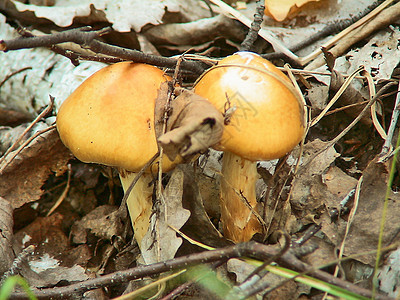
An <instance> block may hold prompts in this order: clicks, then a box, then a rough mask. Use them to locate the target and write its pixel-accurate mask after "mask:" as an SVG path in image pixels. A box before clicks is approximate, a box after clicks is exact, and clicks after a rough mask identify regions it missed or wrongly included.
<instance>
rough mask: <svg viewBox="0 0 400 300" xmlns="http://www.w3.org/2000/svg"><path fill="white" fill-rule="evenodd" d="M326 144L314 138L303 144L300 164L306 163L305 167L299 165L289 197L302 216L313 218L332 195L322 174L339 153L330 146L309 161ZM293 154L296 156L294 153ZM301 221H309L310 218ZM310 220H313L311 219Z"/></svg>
mask: <svg viewBox="0 0 400 300" xmlns="http://www.w3.org/2000/svg"><path fill="white" fill-rule="evenodd" d="M326 145H327V143H326V142H322V141H321V140H318V139H316V140H314V141H312V142H309V143H307V144H306V145H305V146H304V154H303V157H302V159H303V163H302V165H306V167H302V166H301V167H300V168H301V169H300V173H301V176H299V177H298V178H297V179H296V180H295V181H294V183H293V188H292V197H291V204H292V206H293V207H294V208H295V209H296V210H298V211H299V212H301V214H302V215H303V216H306V215H309V216H310V217H311V218H313V216H314V215H315V214H316V213H318V212H319V211H320V209H321V207H323V206H324V203H326V201H328V199H330V198H331V197H332V196H333V195H331V194H330V193H329V192H328V191H327V188H326V185H325V184H324V183H323V182H322V175H323V174H325V173H326V172H327V170H328V169H329V167H330V166H331V164H332V163H333V162H334V161H335V159H336V158H337V157H338V156H339V154H338V153H337V152H336V151H335V149H334V148H333V147H330V148H328V149H327V150H326V151H324V152H323V153H321V154H320V155H318V156H317V157H315V158H314V159H313V160H312V161H311V162H309V160H310V159H311V158H312V157H313V156H314V154H315V153H317V152H318V151H319V150H320V149H323V148H325V146H326ZM294 155H295V156H296V154H294ZM303 221H304V222H309V221H310V219H308V220H303ZM311 221H312V222H313V220H311Z"/></svg>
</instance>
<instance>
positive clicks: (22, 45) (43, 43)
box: [0, 27, 205, 74]
mask: <svg viewBox="0 0 400 300" xmlns="http://www.w3.org/2000/svg"><path fill="white" fill-rule="evenodd" d="M109 30H110V28H108V27H107V28H104V29H101V30H97V31H92V30H91V28H90V27H82V28H76V29H71V30H66V31H63V32H59V33H54V34H48V35H42V36H30V35H29V34H28V37H25V38H17V39H11V40H0V51H9V50H19V49H28V48H36V47H51V46H53V45H55V44H59V43H64V42H73V43H76V44H78V45H80V46H82V47H83V48H86V49H90V50H92V51H94V52H96V53H101V54H105V55H109V56H112V57H114V58H119V59H123V60H132V61H134V62H138V63H147V64H151V65H154V66H158V67H167V68H175V66H176V64H177V62H178V59H176V58H169V57H162V56H157V55H151V54H146V53H143V52H141V51H138V50H132V49H128V48H123V47H118V46H112V45H108V44H106V43H103V42H100V41H98V40H96V38H97V37H99V36H101V35H103V34H106V33H108V32H109ZM24 32H25V33H26V32H27V31H23V33H22V34H24ZM60 49H61V48H60ZM60 49H58V50H57V51H58V52H59V53H61V54H63V55H64V54H66V53H67V54H68V53H69V54H70V59H71V61H72V62H73V63H74V64H76V61H74V60H73V59H75V60H76V59H78V58H80V57H79V55H75V54H74V55H72V53H73V51H70V52H68V51H67V50H62V51H61V50H60ZM52 50H54V49H52ZM57 51H56V52H57ZM86 58H87V57H86ZM97 58H98V57H97ZM181 68H182V69H184V70H186V71H191V72H193V73H196V74H201V73H202V72H203V71H204V69H205V66H204V65H203V64H202V63H201V62H197V61H183V62H182V64H181Z"/></svg>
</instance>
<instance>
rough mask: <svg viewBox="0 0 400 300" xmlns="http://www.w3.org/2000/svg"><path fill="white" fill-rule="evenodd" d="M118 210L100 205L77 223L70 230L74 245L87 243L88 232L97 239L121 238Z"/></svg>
mask: <svg viewBox="0 0 400 300" xmlns="http://www.w3.org/2000/svg"><path fill="white" fill-rule="evenodd" d="M117 211H118V208H117V207H115V206H111V205H102V206H99V207H97V208H95V209H94V210H92V211H91V212H90V213H88V214H87V215H86V216H84V217H83V218H82V220H80V221H77V222H75V223H74V225H73V226H72V228H71V236H72V241H73V242H74V243H76V244H84V243H86V242H87V234H88V232H90V233H92V234H94V235H95V236H97V237H98V238H101V239H107V240H109V241H111V240H112V238H113V237H114V236H121V235H122V231H123V224H121V220H120V218H119V217H118V213H117Z"/></svg>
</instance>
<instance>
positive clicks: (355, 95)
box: [324, 51, 372, 126]
mask: <svg viewBox="0 0 400 300" xmlns="http://www.w3.org/2000/svg"><path fill="white" fill-rule="evenodd" d="M324 53H325V60H326V61H327V65H328V69H329V70H330V71H331V81H330V85H329V92H330V97H331V98H333V96H334V95H335V94H336V93H337V92H338V91H339V89H340V88H341V87H342V85H343V83H344V82H345V78H344V76H343V75H342V74H341V73H340V72H338V71H337V70H336V69H335V68H334V66H335V59H336V58H335V57H334V56H333V55H332V54H331V53H330V52H327V51H324ZM355 80H356V79H354V80H353V81H352V82H351V83H350V85H349V86H348V87H347V88H346V89H345V90H344V92H343V93H342V95H341V96H340V98H339V99H338V101H337V105H339V106H347V105H352V104H356V103H360V102H363V101H365V99H364V98H363V96H362V95H361V93H360V91H359V88H358V87H357V85H356V82H355ZM363 108H364V106H360V105H359V106H355V107H350V108H348V109H346V110H344V112H345V113H346V114H348V115H349V116H350V117H352V119H354V118H356V117H357V116H358V115H359V114H360V113H361V111H362V110H363ZM361 122H363V123H364V124H365V125H367V126H370V125H371V124H372V121H371V118H370V116H369V115H364V116H363V117H362V118H361Z"/></svg>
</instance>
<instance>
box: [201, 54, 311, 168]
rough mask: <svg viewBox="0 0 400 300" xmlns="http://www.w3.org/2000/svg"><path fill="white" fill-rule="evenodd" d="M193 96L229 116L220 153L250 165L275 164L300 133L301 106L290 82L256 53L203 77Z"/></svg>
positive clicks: (226, 62) (224, 63)
mask: <svg viewBox="0 0 400 300" xmlns="http://www.w3.org/2000/svg"><path fill="white" fill-rule="evenodd" d="M195 92H196V93H197V94H199V95H200V96H203V97H204V98H207V99H208V100H209V101H210V102H211V103H213V105H214V106H215V107H216V108H217V109H218V110H220V111H221V112H222V113H228V114H230V113H232V116H231V117H230V120H229V122H228V124H227V125H226V126H225V128H224V133H223V136H222V140H221V142H220V144H219V145H218V147H216V148H217V149H219V150H224V151H225V150H226V151H230V152H232V153H234V154H236V155H239V156H241V157H243V158H245V159H248V160H251V161H257V160H269V159H276V158H280V157H282V156H284V155H285V154H286V153H288V152H289V151H291V150H292V149H293V148H294V147H295V146H296V145H297V144H298V143H299V142H300V141H301V139H302V137H303V134H304V116H303V112H304V111H303V105H302V103H301V101H300V100H299V97H298V95H297V94H296V91H295V90H294V88H293V86H292V84H291V82H290V80H289V79H288V78H287V77H286V76H285V75H284V74H283V73H282V72H281V71H280V70H278V69H277V68H276V67H275V66H274V65H273V64H272V63H271V62H269V61H267V60H265V59H263V58H262V57H260V56H259V55H257V54H254V53H250V52H238V53H236V54H234V55H232V56H229V57H227V58H225V59H223V60H221V61H220V62H219V63H218V65H217V66H215V67H213V68H211V69H209V70H208V71H206V72H205V74H203V76H202V77H201V78H200V80H199V81H198V82H197V83H196V85H195Z"/></svg>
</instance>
